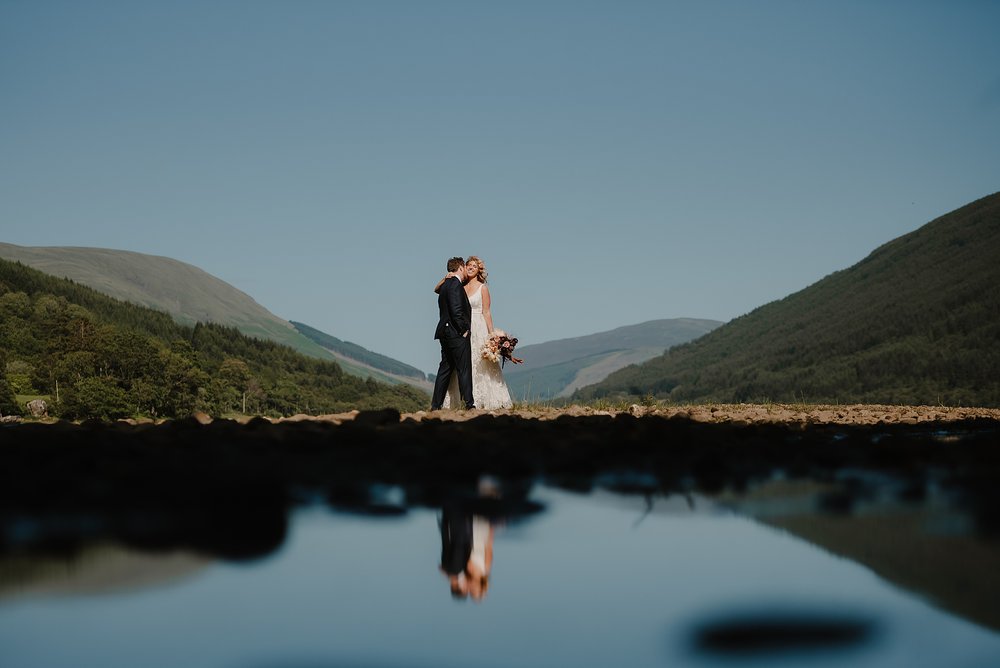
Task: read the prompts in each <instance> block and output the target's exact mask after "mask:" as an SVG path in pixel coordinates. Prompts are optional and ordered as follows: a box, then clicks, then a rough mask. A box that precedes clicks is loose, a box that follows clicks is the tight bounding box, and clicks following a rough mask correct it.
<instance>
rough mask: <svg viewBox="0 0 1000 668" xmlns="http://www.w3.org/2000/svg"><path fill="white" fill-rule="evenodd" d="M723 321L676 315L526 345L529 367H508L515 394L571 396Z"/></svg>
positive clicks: (520, 350) (528, 397)
mask: <svg viewBox="0 0 1000 668" xmlns="http://www.w3.org/2000/svg"><path fill="white" fill-rule="evenodd" d="M721 324H722V323H721V322H718V321H716V320H697V319H693V318H676V319H671V320H650V321H649V322H643V323H640V324H638V325H628V326H625V327H619V328H617V329H612V330H610V331H607V332H598V333H597V334H590V335H587V336H579V337H575V338H570V339H559V340H557V341H548V342H545V343H536V344H532V345H528V346H522V347H519V348H518V349H517V356H518V357H521V358H523V359H524V360H525V362H524V364H523V365H518V366H508V367H505V368H504V378H505V379H506V380H507V385H508V387H509V388H510V391H511V394H512V396H514V397H515V399H517V400H520V401H536V400H539V399H551V398H554V397H565V396H569V395H570V394H572V393H573V391H574V390H576V389H578V388H580V387H583V386H584V385H588V384H590V383H596V382H598V381H600V380H602V379H603V378H605V377H606V376H607V375H608V374H610V373H611V372H612V371H616V370H617V369H621V368H622V367H624V366H627V365H629V364H636V363H639V362H644V361H646V360H648V359H650V358H652V357H656V356H657V355H660V354H662V353H663V351H664V350H665V349H667V348H669V347H671V346H675V345H677V344H679V343H685V342H687V341H691V340H692V339H696V338H698V337H699V336H702V335H703V334H705V333H707V332H710V331H712V330H713V329H715V328H716V327H718V326H719V325H721Z"/></svg>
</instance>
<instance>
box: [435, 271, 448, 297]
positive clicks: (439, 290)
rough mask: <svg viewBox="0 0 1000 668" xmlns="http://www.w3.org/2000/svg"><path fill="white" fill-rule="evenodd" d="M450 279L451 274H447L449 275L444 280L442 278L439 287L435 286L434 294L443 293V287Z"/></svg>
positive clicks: (438, 283)
mask: <svg viewBox="0 0 1000 668" xmlns="http://www.w3.org/2000/svg"><path fill="white" fill-rule="evenodd" d="M449 278H451V273H450V272H449V273H447V274H445V275H444V278H442V279H441V280H440V281H438V282H437V285H435V286H434V292H435V293H440V292H441V286H442V285H444V282H445V281H447V280H448V279H449Z"/></svg>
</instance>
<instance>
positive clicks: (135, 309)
mask: <svg viewBox="0 0 1000 668" xmlns="http://www.w3.org/2000/svg"><path fill="white" fill-rule="evenodd" d="M15 395H20V396H31V395H44V396H46V397H47V398H48V399H49V401H50V402H51V403H52V404H53V410H52V412H53V413H54V414H56V415H59V416H61V417H65V418H70V419H82V418H88V417H98V418H104V419H111V418H118V417H126V416H149V417H177V416H183V415H188V414H190V413H191V412H193V411H195V410H201V411H205V412H208V413H210V414H213V415H223V414H227V413H235V412H240V413H244V412H245V413H252V414H264V415H290V414H294V413H300V412H306V413H313V414H319V413H333V412H340V411H345V410H350V409H353V408H359V409H365V408H381V407H387V406H391V407H395V408H398V409H400V410H416V409H419V408H422V407H425V406H426V403H427V396H426V395H424V394H423V393H421V392H418V391H417V390H414V389H412V388H410V387H407V386H404V385H396V386H389V385H384V384H381V383H378V382H375V381H374V380H372V379H367V380H365V379H362V378H358V377H356V376H351V375H348V374H345V373H344V371H343V370H342V369H341V368H340V366H339V365H338V364H336V363H335V362H332V361H323V360H319V359H315V358H312V357H307V356H305V355H302V354H301V353H299V352H297V351H295V350H293V349H291V348H290V347H288V346H283V345H280V344H278V343H275V342H273V341H266V340H261V339H257V338H253V337H249V336H246V335H243V334H241V333H240V332H238V331H237V330H236V329H234V328H231V327H224V326H222V325H216V324H202V323H198V324H196V325H194V326H193V327H192V326H187V325H181V324H179V323H177V322H175V321H174V320H173V319H172V318H171V317H170V316H169V315H167V314H165V313H163V312H160V311H156V310H153V309H149V308H145V307H142V306H137V305H135V304H131V303H127V302H124V301H119V300H116V299H112V298H110V297H107V296H106V295H103V294H101V293H99V292H97V291H96V290H93V289H91V288H88V287H85V286H82V285H78V284H76V283H74V282H72V281H69V280H66V279H62V278H56V277H54V276H49V275H47V274H44V273H42V272H40V271H37V270H35V269H32V268H30V267H26V266H24V265H23V264H20V263H14V262H9V261H6V260H0V411H3V412H4V413H8V412H19V411H20V410H21V408H23V407H22V406H20V405H19V404H14V406H13V408H12V406H11V400H12V397H13V396H15Z"/></svg>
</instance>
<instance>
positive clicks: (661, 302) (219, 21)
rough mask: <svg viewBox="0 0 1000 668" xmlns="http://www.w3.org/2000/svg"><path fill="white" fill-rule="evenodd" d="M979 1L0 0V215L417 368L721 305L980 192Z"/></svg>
mask: <svg viewBox="0 0 1000 668" xmlns="http://www.w3.org/2000/svg"><path fill="white" fill-rule="evenodd" d="M998 30H1000V2H993V1H989V0H982V1H961V0H959V1H957V2H944V1H942V2H920V1H899V2H888V1H884V2H867V1H866V2H850V1H838V2H832V1H831V2H810V1H808V0H805V1H802V0H794V1H789V2H766V1H760V2H739V1H734V2H694V1H692V2H667V1H662V2H628V1H624V2H623V1H616V2H611V1H608V2H587V1H567V2H544V1H535V2H509V1H505V2H473V1H455V2H421V1H419V0H413V1H404V2H379V1H377V0H373V1H364V2H334V1H329V2H321V1H312V2H306V1H294V0H285V1H281V2H279V1H277V0H275V1H273V2H253V1H238V2H212V1H207V0H206V1H199V2H183V1H178V0H169V1H167V0H164V1H162V2H138V1H132V0H128V1H123V2H111V1H101V2H98V1H93V2H87V1H85V0H71V1H65V2H52V1H46V0H0V241H6V242H9V243H15V244H20V245H28V246H64V245H76V246H97V247H106V248H120V249H127V250H133V251H139V252H144V253H150V254H154V255H165V256H169V257H173V258H176V259H179V260H182V261H185V262H190V263H192V264H195V265H197V266H199V267H201V268H203V269H205V270H206V271H208V272H210V273H212V274H215V275H216V276H219V277H220V278H222V279H224V280H226V281H228V282H230V283H232V284H233V285H235V286H236V287H238V288H240V289H241V290H243V291H245V292H247V293H249V294H250V295H252V296H253V297H254V298H256V299H257V301H259V302H260V303H261V304H263V305H264V306H265V307H267V308H268V309H270V310H271V311H273V312H274V313H276V314H277V315H279V316H281V317H284V318H288V319H293V320H299V321H302V322H305V323H307V324H310V325H312V326H314V327H318V328H319V329H322V330H324V331H327V332H329V333H330V334H333V335H335V336H338V337H340V338H344V339H348V340H351V341H354V342H357V343H359V344H361V345H363V346H365V347H368V348H370V349H372V350H375V351H377V352H381V353H384V354H387V355H390V356H392V357H395V358H397V359H400V360H402V361H404V362H408V363H410V364H414V365H416V366H418V367H419V368H421V369H424V370H425V371H431V370H433V369H435V368H436V365H437V360H438V358H439V350H438V347H437V344H436V342H434V341H433V340H432V334H433V329H434V324H435V322H436V308H437V307H436V303H435V300H434V295H433V293H432V292H431V288H432V286H433V285H434V283H435V281H436V280H437V279H438V278H439V277H440V276H441V275H442V274H443V272H444V263H445V260H446V259H447V258H448V257H449V256H451V255H455V254H461V255H468V254H477V255H480V256H481V257H483V258H484V259H485V261H486V264H487V267H488V269H489V270H490V273H491V281H490V285H491V289H492V292H493V296H494V319H495V321H496V324H497V326H499V327H501V328H504V329H507V330H509V331H512V332H513V333H514V334H515V335H517V336H518V337H520V338H521V341H522V343H539V342H542V341H547V340H552V339H557V338H564V337H571V336H579V335H584V334H590V333H593V332H598V331H603V330H607V329H612V328H614V327H617V326H621V325H626V324H634V323H638V322H642V321H645V320H652V319H656V318H674V317H695V318H714V319H718V320H728V319H731V318H734V317H736V316H739V315H741V314H743V313H746V312H748V311H750V310H752V309H754V308H756V307H757V306H760V305H762V304H765V303H767V302H769V301H772V300H775V299H779V298H781V297H784V296H785V295H787V294H789V293H791V292H794V291H797V290H799V289H801V288H803V287H805V286H807V285H809V284H811V283H813V282H815V281H817V280H819V279H821V278H822V277H823V276H825V275H827V274H829V273H830V272H833V271H836V270H838V269H842V268H845V267H847V266H850V265H851V264H853V263H855V262H857V261H858V260H860V259H862V258H863V257H864V256H865V255H867V254H868V253H869V252H870V251H871V250H873V249H874V248H875V247H877V246H879V245H880V244H882V243H885V242H886V241H889V240H890V239H893V238H895V237H897V236H899V235H901V234H905V233H906V232H909V231H911V230H913V229H916V228H917V227H919V226H920V225H922V224H924V223H926V222H928V221H930V220H932V219H933V218H935V217H937V216H939V215H941V214H944V213H946V212H948V211H950V210H952V209H954V208H957V207H958V206H961V205H963V204H966V203H967V202H969V201H972V200H974V199H977V198H979V197H982V196H984V195H987V194H990V193H992V192H995V191H997V190H1000V38H998Z"/></svg>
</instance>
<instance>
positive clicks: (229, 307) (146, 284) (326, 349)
mask: <svg viewBox="0 0 1000 668" xmlns="http://www.w3.org/2000/svg"><path fill="white" fill-rule="evenodd" d="M0 258H4V259H8V260H15V261H18V262H21V263H23V264H26V265H28V266H29V267H34V268H35V269H38V270H40V271H43V272H45V273H47V274H51V275H53V276H60V277H65V278H69V279H70V280H73V281H76V282H77V283H82V284H83V285H86V286H89V287H91V288H94V289H95V290H97V291H98V292H102V293H104V294H106V295H109V296H111V297H114V298H115V299H120V300H122V301H127V302H131V303H133V304H139V305H142V306H148V307H150V308H152V309H156V310H158V311H164V312H165V313H169V314H170V315H171V316H172V317H173V318H174V320H176V321H177V322H179V323H181V324H184V325H193V324H195V323H196V322H202V323H206V322H213V323H218V324H221V325H226V326H230V327H235V328H236V329H238V330H239V331H240V332H242V333H243V334H246V335H247V336H253V337H256V338H259V339H267V340H270V341H276V342H278V343H281V344H284V345H286V346H290V347H292V348H294V349H295V350H297V351H299V352H301V353H304V354H306V355H309V356H311V357H315V358H317V359H322V360H328V361H330V360H332V361H336V362H338V363H339V364H340V365H341V367H342V368H343V369H344V371H346V372H347V373H349V374H352V375H355V376H359V377H361V378H374V379H375V380H377V381H381V382H386V383H390V384H397V383H401V382H405V383H408V384H410V385H413V386H414V387H419V388H421V389H424V388H425V386H427V385H429V383H427V382H426V381H425V379H424V374H423V372H421V371H419V370H417V369H415V368H413V367H411V366H409V365H406V364H403V363H402V362H397V361H396V360H393V359H391V358H388V357H385V356H384V355H379V354H378V353H374V352H371V351H369V350H366V349H364V348H362V347H361V346H359V345H356V344H353V343H349V342H346V341H341V340H340V339H337V338H335V337H332V336H329V335H328V334H325V333H323V332H320V331H318V330H314V329H312V328H308V327H307V326H305V325H302V326H300V327H298V328H297V327H296V326H294V325H293V324H292V323H290V322H287V321H285V320H283V319H281V318H279V317H278V316H276V315H274V314H273V313H271V312H270V311H268V310H267V309H266V308H264V307H263V306H261V305H260V304H258V303H257V302H256V301H254V300H253V298H252V297H250V296H249V295H248V294H246V293H244V292H242V291H240V290H238V289H236V288H235V287H233V286H232V285H230V284H228V283H226V282H225V281H223V280H221V279H219V278H216V277H215V276H212V275H211V274H209V273H207V272H205V271H202V270H201V269H199V268H198V267H195V266H193V265H190V264H186V263H184V262H179V261H177V260H173V259H171V258H167V257H159V256H156V255H145V254H143V253H134V252H131V251H121V250H110V249H105V248H75V247H25V246H15V245H13V244H4V243H0ZM303 330H304V331H303ZM321 337H328V338H329V339H330V341H319V340H318V339H319V338H321ZM331 342H335V344H334V345H327V344H328V343H331Z"/></svg>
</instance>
